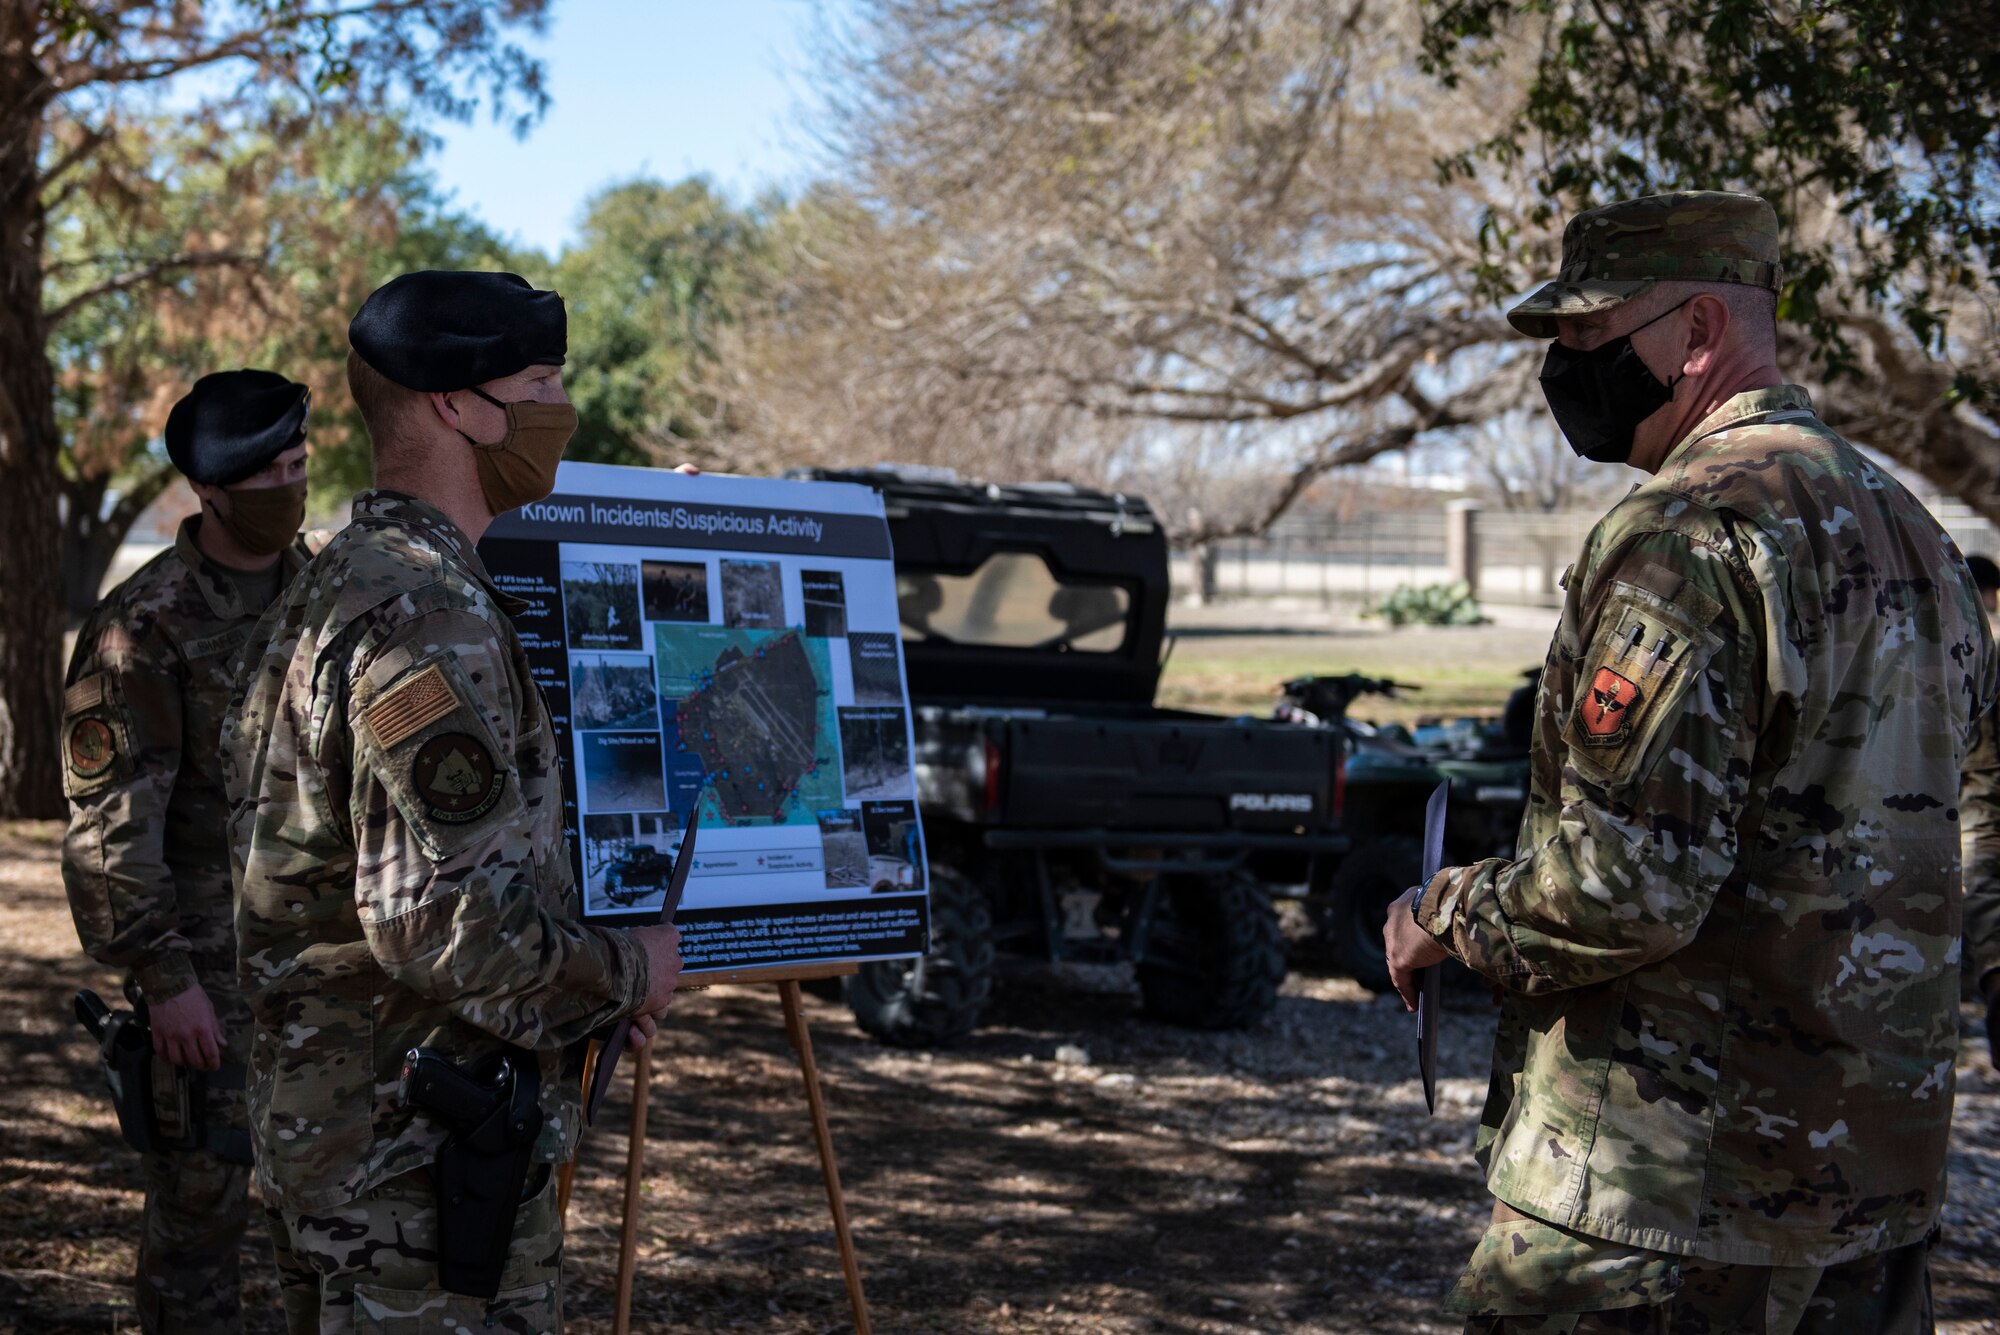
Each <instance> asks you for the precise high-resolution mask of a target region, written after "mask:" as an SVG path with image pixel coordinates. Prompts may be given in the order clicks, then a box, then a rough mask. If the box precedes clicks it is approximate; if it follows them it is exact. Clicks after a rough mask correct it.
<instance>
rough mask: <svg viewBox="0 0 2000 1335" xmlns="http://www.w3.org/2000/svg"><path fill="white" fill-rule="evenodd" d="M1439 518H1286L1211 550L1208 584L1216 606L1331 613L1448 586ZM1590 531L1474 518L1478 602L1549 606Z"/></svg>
mask: <svg viewBox="0 0 2000 1335" xmlns="http://www.w3.org/2000/svg"><path fill="white" fill-rule="evenodd" d="M1449 520H1450V516H1449V515H1447V513H1446V512H1445V510H1444V509H1443V508H1442V507H1440V508H1439V509H1436V510H1391V511H1381V512H1375V513H1369V514H1361V515H1355V516H1353V517H1351V518H1348V519H1340V520H1337V519H1333V518H1331V517H1325V516H1296V517H1292V518H1288V519H1286V520H1284V521H1282V522H1281V523H1279V524H1278V525H1277V526H1276V527H1275V528H1273V529H1272V530H1271V532H1270V533H1269V534H1268V535H1267V536H1265V537H1262V538H1241V539H1231V540H1230V541H1228V542H1222V543H1217V544H1215V546H1214V548H1213V554H1212V556H1211V558H1210V559H1211V560H1212V562H1213V571H1214V574H1213V582H1214V590H1215V596H1216V598H1217V599H1219V600H1232V599H1244V598H1304V599H1309V600H1316V601H1318V602H1321V603H1325V604H1328V605H1332V604H1335V603H1372V602H1379V601H1380V600H1381V599H1382V597H1383V596H1384V595H1386V594H1388V593H1389V592H1390V591H1391V590H1392V589H1395V588H1396V587H1397V586H1399V585H1404V584H1412V585H1419V586H1421V585H1425V584H1441V583H1444V582H1445V581H1447V580H1449V579H1451V578H1452V571H1451V568H1450V564H1449V560H1448V557H1447V555H1446V548H1447V542H1446V531H1447V526H1448V523H1449ZM1595 521H1596V516H1595V515H1586V514H1581V513H1577V514H1508V513H1504V512H1496V511H1491V510H1489V511H1484V512H1482V513H1480V514H1479V515H1478V516H1477V517H1476V526H1475V531H1476V534H1477V538H1476V543H1475V550H1476V560H1475V563H1476V565H1477V567H1478V579H1477V581H1476V583H1477V585H1478V589H1479V596H1480V597H1481V598H1482V599H1484V600H1486V601H1488V602H1499V603H1521V604H1526V605H1530V606H1554V605H1556V604H1557V603H1558V602H1560V600H1561V596H1562V595H1561V591H1560V590H1559V589H1558V588H1557V587H1556V580H1557V579H1558V578H1559V577H1560V576H1561V575H1562V571H1563V567H1564V566H1566V565H1568V564H1569V563H1570V562H1571V561H1574V560H1575V559H1576V553H1577V551H1578V549H1579V548H1580V547H1581V546H1582V544H1583V539H1584V535H1585V534H1587V533H1588V532H1589V531H1590V526H1591V524H1592V523H1594V522H1595ZM1195 560H1196V558H1195V556H1194V554H1192V553H1190V552H1186V551H1177V552H1175V553H1174V563H1173V578H1174V588H1175V589H1176V590H1177V591H1179V592H1181V593H1183V594H1187V593H1192V592H1193V590H1194V589H1195V588H1196V587H1197V584H1196V578H1195V576H1196V566H1195Z"/></svg>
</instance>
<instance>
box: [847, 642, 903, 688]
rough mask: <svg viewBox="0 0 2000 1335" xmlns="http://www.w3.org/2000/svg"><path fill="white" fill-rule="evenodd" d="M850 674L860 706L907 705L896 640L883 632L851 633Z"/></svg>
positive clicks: (848, 652) (848, 670) (849, 645)
mask: <svg viewBox="0 0 2000 1335" xmlns="http://www.w3.org/2000/svg"><path fill="white" fill-rule="evenodd" d="M847 673H848V676H849V677H850V678H851V679H852V680H853V682H854V703H855V704H857V705H899V704H901V703H903V664H902V660H901V659H900V658H898V657H897V656H896V637H895V636H894V635H891V634H887V633H884V632H880V631H861V630H857V631H850V632H849V633H848V636H847Z"/></svg>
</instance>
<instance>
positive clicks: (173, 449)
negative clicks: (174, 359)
mask: <svg viewBox="0 0 2000 1335" xmlns="http://www.w3.org/2000/svg"><path fill="white" fill-rule="evenodd" d="M311 397H312V391H311V390H309V389H307V388H306V387H305V386H304V385H301V384H296V383H294V382H293V381H290V380H287V379H285V378H284V377H283V376H281V375H279V374H278V373H277V372H276V371H248V370H245V371H217V372H215V373H214V374H212V375H205V376H203V377H202V378H201V379H199V380H197V381H195V382H194V388H193V389H191V390H189V391H188V392H187V393H186V395H184V396H183V397H182V399H181V401H180V402H179V403H176V404H175V405H174V407H173V411H172V412H169V413H168V414H167V457H168V458H169V459H171V460H173V461H174V467H176V468H178V469H180V470H181V473H182V474H183V475H184V476H186V477H187V478H189V479H190V480H191V481H195V482H200V483H204V484H205V485H208V486H211V487H227V486H229V485H231V484H232V483H236V482H241V481H242V480H243V479H244V478H246V477H249V476H250V475H251V474H252V473H255V472H257V471H258V470H259V469H262V468H263V467H264V466H265V465H267V464H269V463H270V462H271V460H273V459H275V458H277V457H278V456H279V455H281V454H283V453H284V452H285V451H286V450H288V449H290V448H291V447H292V446H294V445H296V444H298V443H299V437H300V436H301V435H302V434H303V433H304V431H305V429H306V406H307V401H308V400H309V399H311Z"/></svg>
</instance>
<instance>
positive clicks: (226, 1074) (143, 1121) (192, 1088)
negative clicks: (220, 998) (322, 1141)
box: [76, 988, 250, 1164]
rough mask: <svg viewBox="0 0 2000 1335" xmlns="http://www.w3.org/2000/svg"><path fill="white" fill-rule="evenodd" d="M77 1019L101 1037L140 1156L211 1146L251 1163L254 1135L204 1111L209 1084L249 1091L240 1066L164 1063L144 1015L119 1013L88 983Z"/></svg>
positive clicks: (121, 1129)
mask: <svg viewBox="0 0 2000 1335" xmlns="http://www.w3.org/2000/svg"><path fill="white" fill-rule="evenodd" d="M76 1018H77V1019H78V1020H79V1021H81V1022H82V1024H83V1027H84V1028H85V1029H86V1030H88V1031H89V1032H90V1036H91V1037H92V1038H94V1039H96V1040H97V1060H98V1064H99V1065H100V1066H102V1067H103V1068H104V1080H105V1083H106V1084H108V1085H109V1086H110V1087H111V1106H112V1108H113V1110H115V1111H116V1112H117V1114H118V1134H119V1135H121V1136H123V1137H124V1138H125V1143H126V1144H127V1145H130V1146H131V1147H132V1148H133V1149H135V1150H137V1151H139V1153H141V1154H171V1153H175V1152H181V1151H187V1150H206V1151H208V1152H209V1153H211V1154H213V1155H215V1156H216V1157H217V1158H219V1159H222V1160H223V1161H224V1162H226V1163H234V1164H248V1163H249V1162H250V1136H249V1133H248V1132H246V1131H243V1130H242V1129H240V1128H237V1127H216V1128H213V1129H211V1128H210V1127H209V1126H208V1124H207V1118H206V1117H205V1116H204V1108H205V1106H206V1103H207V1097H206V1096H207V1091H208V1090H209V1089H210V1088H215V1089H241V1088H243V1084H244V1071H243V1068H242V1067H241V1066H239V1065H237V1064H236V1063H234V1062H225V1063H223V1065H222V1067H221V1068H220V1069H219V1070H216V1071H212V1072H207V1073H204V1072H201V1071H193V1070H189V1069H188V1068H186V1067H184V1066H175V1065H173V1064H172V1063H170V1062H166V1061H162V1060H161V1059H160V1058H158V1057H156V1056H155V1055H154V1054H153V1031H152V1029H151V1028H150V1027H149V1026H148V1025H147V1023H146V1018H145V1016H144V1015H143V1014H132V1013H128V1012H124V1011H114V1010H112V1009H111V1008H110V1007H109V1006H107V1005H105V1004H104V1001H103V999H102V998H101V997H99V996H98V995H97V993H95V992H93V991H91V990H90V989H89V988H84V989H83V990H82V991H80V992H78V993H77V994H76Z"/></svg>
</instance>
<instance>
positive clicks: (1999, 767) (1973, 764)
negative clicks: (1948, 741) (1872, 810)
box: [1958, 709, 2000, 977]
mask: <svg viewBox="0 0 2000 1335" xmlns="http://www.w3.org/2000/svg"><path fill="white" fill-rule="evenodd" d="M1958 819H1959V836H1960V839H1961V841H1962V843H1963V845H1964V854H1965V943H1966V947H1967V950H1968V953H1969V954H1970V955H1971V957H1972V958H1971V961H1970V967H1971V968H1973V969H1974V970H1975V971H1976V973H1977V975H1978V976H1981V977H1983V976H1984V975H1985V974H1987V973H1989V972H1991V971H1993V970H1995V969H2000V709H1992V710H1988V711H1987V712H1986V713H1985V714H1984V715H1983V716H1982V717H1981V718H1980V720H1979V723H1978V725H1977V728H1976V731H1975V732H1974V734H1973V739H1972V749H1971V751H1969V752H1967V754H1966V757H1965V773H1964V777H1963V780H1962V782H1961V783H1960V786H1959V790H1958Z"/></svg>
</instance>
